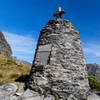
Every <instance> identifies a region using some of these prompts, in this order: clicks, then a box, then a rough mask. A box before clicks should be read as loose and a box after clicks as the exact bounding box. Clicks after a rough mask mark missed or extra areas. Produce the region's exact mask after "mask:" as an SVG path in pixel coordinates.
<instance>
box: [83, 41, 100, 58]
mask: <svg viewBox="0 0 100 100" xmlns="http://www.w3.org/2000/svg"><path fill="white" fill-rule="evenodd" d="M83 50H84V53H85V54H92V55H94V56H96V57H100V43H98V42H97V43H85V44H83Z"/></svg>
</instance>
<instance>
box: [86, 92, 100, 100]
mask: <svg viewBox="0 0 100 100" xmlns="http://www.w3.org/2000/svg"><path fill="white" fill-rule="evenodd" d="M88 100H100V93H92V94H91V95H89V96H88Z"/></svg>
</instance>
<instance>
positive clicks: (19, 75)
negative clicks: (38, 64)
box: [0, 55, 30, 84]
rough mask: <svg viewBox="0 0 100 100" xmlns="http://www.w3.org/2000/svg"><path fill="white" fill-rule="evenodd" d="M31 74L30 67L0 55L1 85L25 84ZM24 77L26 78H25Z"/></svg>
mask: <svg viewBox="0 0 100 100" xmlns="http://www.w3.org/2000/svg"><path fill="white" fill-rule="evenodd" d="M29 72H30V67H29V66H25V65H23V64H21V63H16V62H15V61H13V60H11V59H8V58H6V57H4V56H2V55H0V84H5V83H12V82H16V81H17V82H19V81H20V82H24V81H21V80H20V79H23V78H24V79H23V80H25V78H26V76H28V74H29ZM23 76H24V77H23Z"/></svg>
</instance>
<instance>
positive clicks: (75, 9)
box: [0, 0, 100, 64]
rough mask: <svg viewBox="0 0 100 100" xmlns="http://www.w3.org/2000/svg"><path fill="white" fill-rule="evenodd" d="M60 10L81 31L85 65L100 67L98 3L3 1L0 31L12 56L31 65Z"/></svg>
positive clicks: (87, 0) (0, 2) (81, 0)
mask: <svg viewBox="0 0 100 100" xmlns="http://www.w3.org/2000/svg"><path fill="white" fill-rule="evenodd" d="M58 6H62V8H63V9H64V10H66V11H67V14H65V15H63V18H64V19H66V20H69V21H71V22H72V24H73V25H74V27H75V28H76V29H77V30H78V31H79V34H80V38H81V41H82V46H83V50H84V56H85V61H86V63H98V64H100V1H99V0H0V30H2V31H3V33H4V35H5V37H6V38H7V40H8V42H9V44H10V45H11V47H12V50H13V55H14V56H17V58H19V59H23V60H27V61H29V62H32V60H33V56H34V52H35V47H36V43H37V40H38V36H39V32H40V30H41V29H42V27H44V26H45V25H46V23H47V22H48V21H49V20H50V19H54V17H53V16H52V14H53V13H54V12H56V9H57V7H58Z"/></svg>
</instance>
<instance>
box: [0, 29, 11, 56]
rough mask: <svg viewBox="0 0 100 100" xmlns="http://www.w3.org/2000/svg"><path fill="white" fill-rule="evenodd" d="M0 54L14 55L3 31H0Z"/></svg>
mask: <svg viewBox="0 0 100 100" xmlns="http://www.w3.org/2000/svg"><path fill="white" fill-rule="evenodd" d="M0 54H2V55H4V56H6V57H11V56H12V50H11V47H10V45H9V44H8V42H7V41H6V39H5V37H4V35H3V33H2V32H1V31H0Z"/></svg>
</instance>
